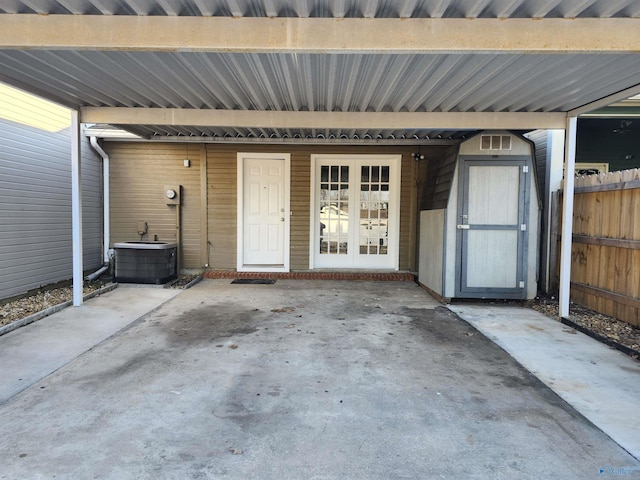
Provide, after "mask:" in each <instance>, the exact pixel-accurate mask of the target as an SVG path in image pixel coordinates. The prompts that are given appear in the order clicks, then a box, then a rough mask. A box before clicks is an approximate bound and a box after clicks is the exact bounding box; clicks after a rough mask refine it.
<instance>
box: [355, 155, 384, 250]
mask: <svg viewBox="0 0 640 480" xmlns="http://www.w3.org/2000/svg"><path fill="white" fill-rule="evenodd" d="M360 181H361V184H360V218H359V219H358V220H359V226H360V227H359V239H360V240H359V243H360V254H361V255H387V253H388V237H389V226H388V219H389V167H388V166H377V165H375V166H363V167H362V168H361V176H360Z"/></svg>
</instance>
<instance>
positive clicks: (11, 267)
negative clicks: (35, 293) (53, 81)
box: [0, 98, 102, 298]
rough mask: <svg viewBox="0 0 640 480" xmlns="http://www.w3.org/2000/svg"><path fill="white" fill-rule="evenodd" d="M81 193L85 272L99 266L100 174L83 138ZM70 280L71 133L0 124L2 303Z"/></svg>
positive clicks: (5, 123) (0, 286)
mask: <svg viewBox="0 0 640 480" xmlns="http://www.w3.org/2000/svg"><path fill="white" fill-rule="evenodd" d="M2 100H3V99H2V98H0V101H2ZM45 108H46V107H45ZM67 115H69V114H68V112H67ZM82 189H83V204H84V211H83V241H84V268H85V269H87V270H88V269H92V268H97V267H99V266H100V264H101V263H102V248H101V247H102V173H101V161H100V159H99V158H98V157H97V155H95V153H94V152H93V150H92V149H91V147H90V145H89V144H88V142H87V141H86V139H83V145H82ZM71 276H72V243H71V137H70V129H69V128H68V127H67V128H66V129H64V130H60V131H57V132H48V131H45V130H42V129H39V128H36V127H32V126H27V125H25V124H21V123H17V122H15V121H11V120H4V119H0V298H6V297H11V296H14V295H18V294H21V293H24V292H26V291H28V290H31V289H33V288H38V287H40V286H43V285H47V284H50V283H54V282H58V281H62V280H68V279H70V278H71Z"/></svg>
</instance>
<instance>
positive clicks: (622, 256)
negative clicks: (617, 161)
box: [571, 169, 640, 326]
mask: <svg viewBox="0 0 640 480" xmlns="http://www.w3.org/2000/svg"><path fill="white" fill-rule="evenodd" d="M571 299H572V300H573V301H574V302H576V303H579V304H581V305H584V306H586V307H588V308H591V309H593V310H596V311H597V312H600V313H603V314H605V315H610V316H612V317H615V318H618V319H620V320H624V321H626V322H628V323H631V324H632V325H635V326H640V321H639V319H638V317H639V316H640V170H639V169H635V170H626V171H623V172H614V173H610V174H600V175H589V176H586V177H580V178H576V183H575V195H574V204H573V239H572V245H571Z"/></svg>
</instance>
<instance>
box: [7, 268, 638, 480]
mask: <svg viewBox="0 0 640 480" xmlns="http://www.w3.org/2000/svg"><path fill="white" fill-rule="evenodd" d="M603 466H613V467H612V468H617V467H625V468H627V467H633V468H635V467H636V466H638V462H637V461H636V460H635V459H634V458H633V457H631V456H630V455H629V454H628V453H626V452H625V451H624V450H623V449H622V448H620V447H619V446H618V445H617V444H615V443H614V442H613V441H612V440H611V439H610V438H609V437H607V436H606V435H604V434H603V433H602V432H601V431H600V430H598V429H596V428H595V427H594V426H593V425H592V424H591V423H589V422H588V421H587V420H585V419H584V417H582V416H581V415H580V414H578V413H577V412H576V411H575V410H573V409H572V408H571V407H569V406H568V405H567V404H566V403H565V402H564V401H563V400H561V399H560V398H559V397H558V396H557V395H555V394H554V393H553V392H552V391H551V390H549V389H548V388H547V387H545V386H544V385H543V384H542V383H540V382H539V381H538V380H537V379H536V378H535V377H533V376H532V375H531V374H530V373H528V372H527V371H526V370H524V369H523V368H522V367H520V366H519V365H518V364H517V363H516V362H515V361H514V360H513V359H512V358H511V357H510V356H509V355H507V354H506V353H505V352H504V351H503V350H501V349H500V348H499V347H497V346H496V345H495V344H493V343H492V342H490V341H489V340H487V339H486V338H485V337H484V336H482V335H481V334H479V333H478V332H477V331H476V330H474V329H473V328H472V327H470V326H469V325H468V324H467V323H466V322H463V321H461V320H460V319H459V318H458V317H457V316H456V315H455V314H453V313H452V312H450V311H449V310H447V309H445V308H443V307H440V306H438V304H437V303H436V302H435V301H434V300H432V299H431V298H430V297H429V296H428V295H426V294H425V293H424V292H423V291H422V290H421V289H420V288H418V287H417V286H415V285H414V284H413V283H410V282H332V281H294V280H278V282H277V283H276V284H275V285H231V284H230V281H229V280H209V281H203V282H201V283H200V284H198V285H196V286H195V287H193V288H191V289H190V290H187V291H185V292H183V293H181V294H180V295H179V296H177V297H175V298H173V299H172V300H170V301H169V302H167V303H166V304H164V305H163V306H162V307H160V308H159V309H157V310H155V311H153V312H151V313H150V314H148V315H146V316H145V317H143V318H142V319H141V320H140V321H138V322H135V323H134V324H133V325H131V327H130V328H128V329H126V330H124V331H122V332H120V333H119V334H118V335H116V336H114V337H111V338H110V339H108V340H107V341H105V342H103V343H101V344H100V345H98V346H96V347H95V348H93V349H92V350H90V351H88V352H86V353H85V354H83V355H81V356H80V357H79V358H77V359H76V360H75V361H73V362H71V363H69V364H67V365H66V366H65V367H63V368H61V369H60V370H58V371H57V372H55V373H54V374H52V375H50V376H48V377H46V378H45V379H43V380H42V381H40V382H38V383H36V384H34V385H33V386H31V387H30V388H28V389H26V390H24V391H22V392H21V393H19V394H18V395H16V396H14V397H13V398H11V399H10V400H9V401H7V402H5V403H4V404H2V405H0V479H32V478H56V479H85V478H94V479H130V478H131V479H133V478H135V479H147V478H148V479H199V478H205V479H217V478H221V479H225V478H229V479H279V480H280V479H360V478H362V479H401V478H412V479H422V478H456V479H461V478H465V479H466V478H478V479H486V478H496V479H501V478H504V479H514V478H562V479H572V478H576V479H583V478H595V477H599V476H600V473H599V472H600V469H601V468H602V467H603ZM608 468H609V467H608ZM612 471H614V470H607V472H612ZM628 473H630V475H631V476H632V478H634V477H633V476H634V475H635V476H636V477H637V476H638V475H637V474H638V471H636V470H630V471H628ZM627 478H628V477H627Z"/></svg>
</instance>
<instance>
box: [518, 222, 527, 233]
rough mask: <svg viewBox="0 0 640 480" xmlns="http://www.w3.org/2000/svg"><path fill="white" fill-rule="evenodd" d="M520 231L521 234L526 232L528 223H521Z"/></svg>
mask: <svg viewBox="0 0 640 480" xmlns="http://www.w3.org/2000/svg"><path fill="white" fill-rule="evenodd" d="M520 231H521V232H526V231H527V224H526V223H521V224H520Z"/></svg>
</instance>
